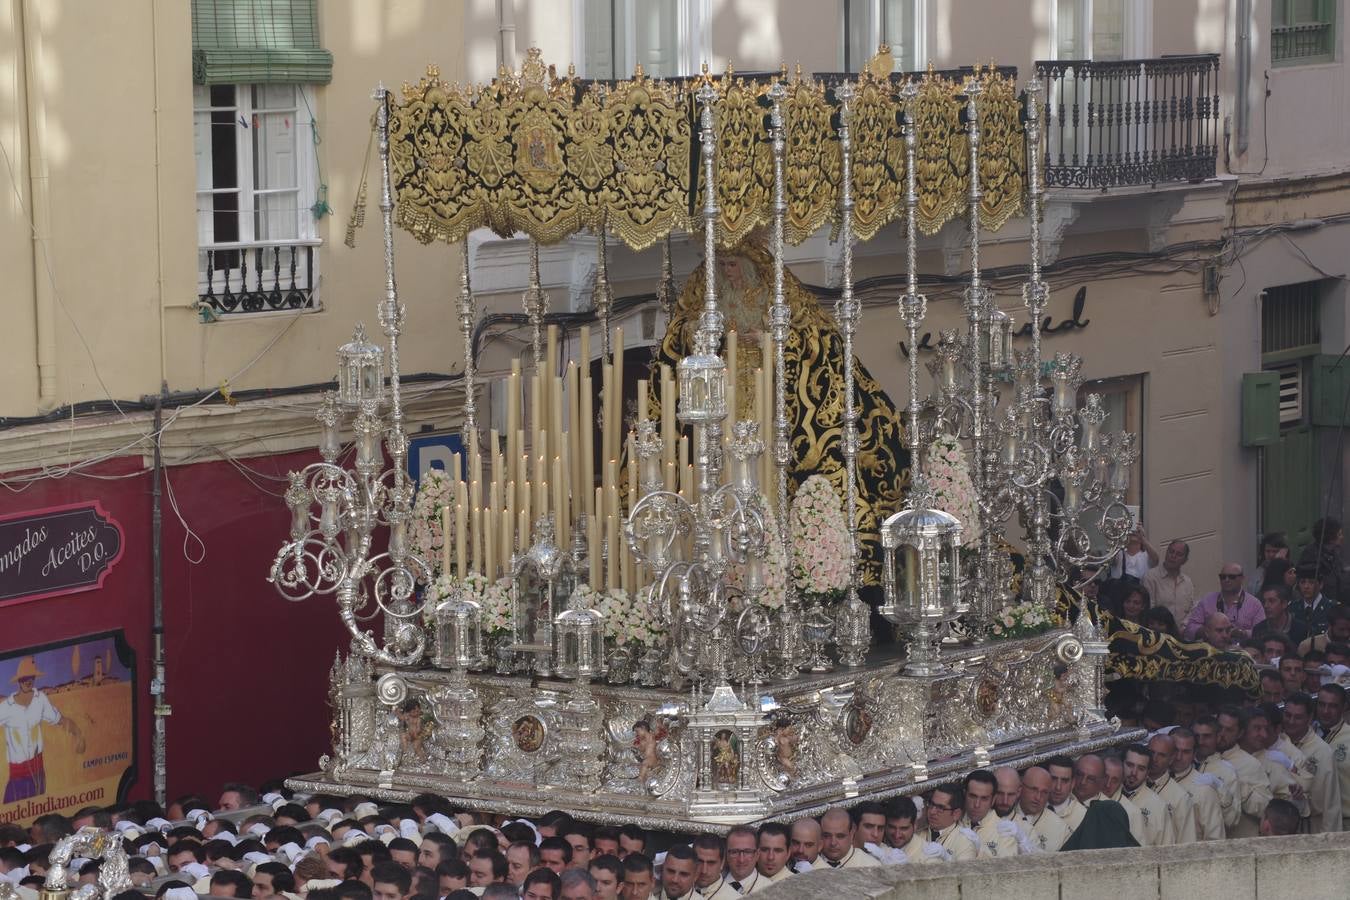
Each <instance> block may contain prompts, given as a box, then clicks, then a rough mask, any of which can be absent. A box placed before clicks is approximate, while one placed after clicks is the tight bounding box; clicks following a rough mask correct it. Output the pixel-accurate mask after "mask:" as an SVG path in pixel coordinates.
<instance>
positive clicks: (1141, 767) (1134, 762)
mask: <svg viewBox="0 0 1350 900" xmlns="http://www.w3.org/2000/svg"><path fill="white" fill-rule="evenodd" d="M1152 761H1153V755H1152V754H1151V753H1149V751H1148V748H1147V747H1144V746H1141V745H1139V744H1131V745H1130V746H1129V747H1126V748H1125V755H1124V756H1123V757H1122V759H1121V763H1122V765H1123V767H1124V777H1125V782H1124V784H1123V785H1122V787H1121V793H1122V794H1123V795H1124V797H1125V799H1127V800H1129V801H1130V802H1131V803H1133V804H1134V805H1135V806H1136V807H1137V808H1138V810H1139V814H1140V815H1141V816H1143V817H1144V819H1143V827H1144V839H1145V842H1146V846H1149V847H1163V846H1166V845H1167V844H1173V843H1176V831H1175V828H1174V827H1173V824H1172V811H1171V810H1170V809H1168V808H1167V804H1166V803H1164V802H1163V799H1162V798H1161V797H1159V796H1158V795H1157V794H1156V793H1154V791H1153V790H1152V789H1151V788H1150V787H1149V786H1148V785H1147V784H1146V783H1145V782H1147V781H1148V767H1149V764H1150V763H1151V762H1152Z"/></svg>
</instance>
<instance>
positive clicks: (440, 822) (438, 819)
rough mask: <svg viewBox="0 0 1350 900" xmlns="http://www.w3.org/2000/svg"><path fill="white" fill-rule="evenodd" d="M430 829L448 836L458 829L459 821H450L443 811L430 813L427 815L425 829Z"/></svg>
mask: <svg viewBox="0 0 1350 900" xmlns="http://www.w3.org/2000/svg"><path fill="white" fill-rule="evenodd" d="M431 829H435V830H436V831H439V832H440V833H441V834H443V835H446V836H447V837H449V836H450V835H452V834H454V833H455V832H456V831H459V823H457V822H454V821H452V820H451V819H450V817H449V816H447V815H446V814H445V813H432V814H431V815H429V816H427V830H428V831H430V830H431Z"/></svg>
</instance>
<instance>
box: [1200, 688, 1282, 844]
mask: <svg viewBox="0 0 1350 900" xmlns="http://www.w3.org/2000/svg"><path fill="white" fill-rule="evenodd" d="M1216 721H1217V723H1218V726H1219V727H1218V730H1217V731H1216V732H1215V748H1216V749H1217V751H1218V753H1219V756H1220V757H1221V758H1222V759H1223V761H1224V762H1226V763H1228V764H1229V765H1230V766H1232V767H1233V769H1234V771H1236V772H1237V782H1238V783H1237V792H1238V804H1239V805H1240V806H1241V808H1242V816H1241V818H1239V819H1238V824H1237V825H1236V826H1235V827H1231V828H1229V829H1228V836H1229V837H1230V838H1233V837H1256V836H1257V835H1258V834H1260V831H1261V816H1262V814H1264V813H1265V811H1266V804H1268V803H1269V802H1270V801H1271V800H1272V799H1273V798H1274V794H1272V793H1271V789H1270V778H1269V777H1267V775H1266V771H1265V769H1264V768H1262V766H1261V763H1260V762H1258V761H1257V760H1256V759H1254V758H1253V757H1252V755H1251V754H1250V753H1248V752H1247V751H1245V750H1243V749H1242V748H1241V747H1239V746H1238V738H1239V737H1240V736H1241V735H1242V733H1243V732H1244V731H1246V729H1247V721H1248V717H1247V715H1246V713H1244V712H1243V711H1242V710H1240V709H1238V708H1236V707H1225V708H1224V709H1222V710H1221V711H1220V712H1219V715H1218V717H1217V719H1216ZM1197 724H1198V723H1197ZM1197 735H1198V732H1197Z"/></svg>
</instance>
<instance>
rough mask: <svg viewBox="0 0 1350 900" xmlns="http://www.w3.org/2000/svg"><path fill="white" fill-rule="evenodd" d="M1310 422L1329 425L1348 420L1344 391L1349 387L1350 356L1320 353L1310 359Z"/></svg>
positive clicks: (1349, 417) (1349, 418)
mask: <svg viewBox="0 0 1350 900" xmlns="http://www.w3.org/2000/svg"><path fill="white" fill-rule="evenodd" d="M1311 381H1312V423H1313V424H1314V425H1325V426H1329V427H1334V426H1339V425H1340V424H1342V423H1343V422H1350V416H1347V415H1346V402H1345V393H1346V389H1347V387H1350V357H1341V356H1331V355H1327V354H1322V355H1319V356H1316V357H1314V358H1313V361H1312V378H1311Z"/></svg>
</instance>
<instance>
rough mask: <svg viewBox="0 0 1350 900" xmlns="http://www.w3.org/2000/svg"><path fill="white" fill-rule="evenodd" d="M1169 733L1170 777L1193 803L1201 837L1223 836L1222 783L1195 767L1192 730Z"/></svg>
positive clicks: (1221, 837) (1205, 839)
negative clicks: (1172, 753)
mask: <svg viewBox="0 0 1350 900" xmlns="http://www.w3.org/2000/svg"><path fill="white" fill-rule="evenodd" d="M1168 737H1170V738H1171V739H1172V743H1173V745H1175V747H1176V755H1175V756H1173V757H1172V766H1171V773H1172V781H1173V783H1174V784H1178V785H1180V786H1181V789H1182V790H1184V791H1185V792H1186V793H1187V795H1189V796H1190V798H1191V802H1192V803H1193V804H1195V820H1196V827H1197V828H1198V834H1199V837H1200V840H1202V841H1220V840H1223V838H1224V821H1223V800H1222V791H1223V783H1222V782H1221V781H1220V780H1219V779H1218V778H1217V777H1215V776H1214V775H1212V774H1211V775H1206V774H1204V773H1203V772H1199V771H1197V770H1196V768H1195V732H1193V731H1191V730H1190V729H1189V728H1174V729H1172V733H1171V734H1169V735H1168ZM1234 777H1236V775H1234Z"/></svg>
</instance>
